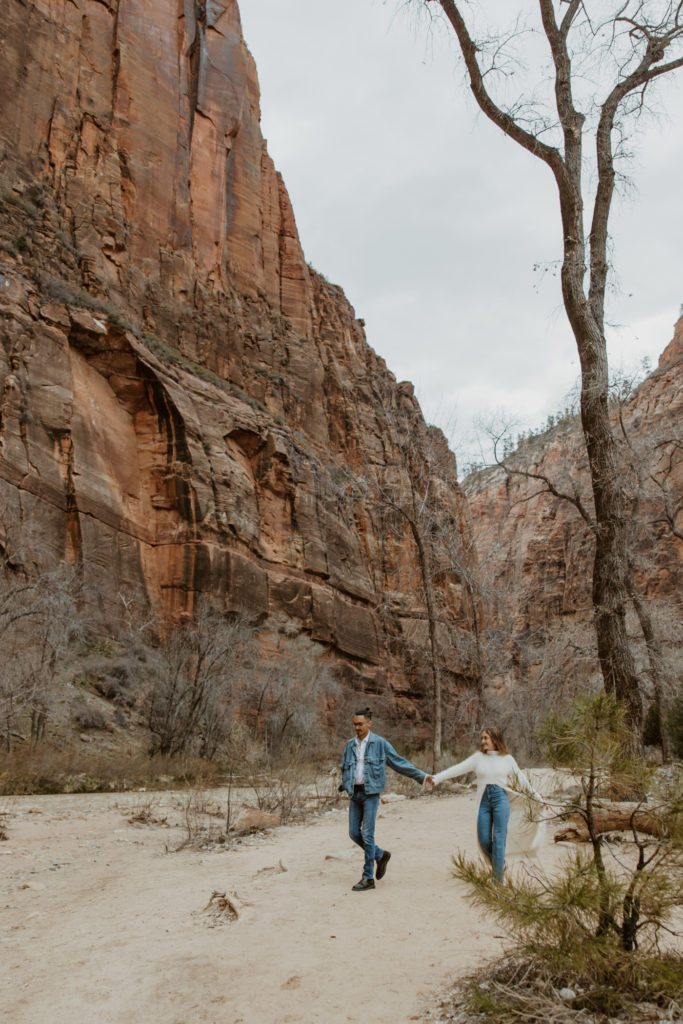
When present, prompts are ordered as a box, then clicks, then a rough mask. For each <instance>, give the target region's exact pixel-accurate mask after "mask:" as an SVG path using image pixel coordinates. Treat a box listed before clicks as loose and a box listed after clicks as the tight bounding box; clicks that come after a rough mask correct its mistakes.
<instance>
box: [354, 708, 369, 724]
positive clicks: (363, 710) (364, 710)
mask: <svg viewBox="0 0 683 1024" xmlns="http://www.w3.org/2000/svg"><path fill="white" fill-rule="evenodd" d="M354 715H359V716H360V715H362V716H363V718H367V719H368V721H370V719H371V718H372V711H371V710H370V708H361V710H360V711H354Z"/></svg>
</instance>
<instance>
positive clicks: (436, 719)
mask: <svg viewBox="0 0 683 1024" xmlns="http://www.w3.org/2000/svg"><path fill="white" fill-rule="evenodd" d="M410 527H411V530H412V533H413V538H414V540H415V546H416V548H417V554H418V560H419V562H420V573H421V575H422V585H423V587H424V592H425V604H426V605H427V626H428V629H429V644H430V650H431V654H432V685H433V690H432V771H433V772H435V771H436V770H437V768H438V764H439V760H440V758H441V737H442V732H443V714H442V708H441V670H440V668H439V652H438V646H437V639H436V605H435V601H434V592H433V589H432V573H431V565H430V561H429V555H428V552H427V549H426V546H425V541H424V537H423V536H422V533H421V531H420V529H419V526H418V524H417V522H416V521H415V520H412V521H411V523H410Z"/></svg>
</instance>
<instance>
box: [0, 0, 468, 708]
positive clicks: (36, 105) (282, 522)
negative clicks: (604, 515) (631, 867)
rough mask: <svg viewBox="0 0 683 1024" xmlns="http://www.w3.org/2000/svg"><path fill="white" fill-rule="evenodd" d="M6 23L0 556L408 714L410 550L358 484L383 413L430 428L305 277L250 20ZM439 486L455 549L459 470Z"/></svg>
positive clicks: (315, 281)
mask: <svg viewBox="0 0 683 1024" xmlns="http://www.w3.org/2000/svg"><path fill="white" fill-rule="evenodd" d="M2 13H3V16H2V19H1V20H0V40H1V43H2V54H3V60H2V64H1V65H0V87H1V89H2V95H3V97H12V101H11V102H4V103H3V104H2V109H1V111H0V331H1V341H2V344H1V345H0V389H1V393H2V397H1V400H0V488H1V495H2V516H1V518H2V528H1V530H0V543H2V546H3V550H4V552H5V556H6V557H7V558H9V557H10V555H11V552H12V550H14V549H16V550H17V551H18V550H21V552H22V554H21V557H20V558H19V557H18V556H17V557H15V556H12V557H15V563H16V564H15V568H20V567H21V566H20V565H19V563H22V562H23V564H24V567H25V566H26V564H27V562H33V563H34V567H35V568H37V569H40V568H41V567H44V566H45V565H48V564H50V563H54V562H55V561H59V560H61V559H66V560H67V561H70V562H72V563H74V564H78V565H79V566H81V567H82V572H83V574H84V576H85V578H86V581H87V582H88V583H89V584H90V585H91V587H92V588H93V590H94V591H96V592H97V593H98V595H99V598H98V599H99V600H100V602H101V604H102V606H103V608H104V609H105V612H106V614H107V615H111V616H115V615H116V608H117V607H118V606H119V604H118V603H119V598H120V596H121V595H126V599H127V600H132V601H134V602H136V603H137V605H138V606H139V607H140V608H142V607H149V608H151V609H153V610H154V611H155V612H157V613H159V614H161V615H163V616H166V617H171V618H173V617H178V616H180V615H182V614H183V613H187V612H191V611H192V609H193V608H194V607H195V605H196V601H197V597H198V595H201V594H203V593H206V594H209V595H210V596H211V598H212V600H214V601H220V602H221V604H222V606H224V607H225V608H226V609H228V610H235V611H240V612H243V613H245V614H247V615H249V616H250V617H252V618H254V619H258V620H259V621H260V622H261V623H265V624H266V626H267V628H268V629H270V631H271V634H272V636H273V637H278V636H281V635H284V634H286V635H288V636H292V635H295V634H300V635H304V636H305V637H308V638H309V639H310V642H311V645H312V646H315V647H317V648H318V649H324V650H326V651H328V652H329V656H330V658H331V659H332V660H333V662H334V664H335V665H336V667H337V668H338V670H339V672H340V674H341V676H342V679H343V680H344V681H345V683H346V686H347V689H348V690H353V691H362V692H365V693H372V694H377V695H381V700H382V701H384V703H385V706H386V707H387V708H389V709H391V710H392V711H393V712H395V713H397V714H400V715H405V716H408V717H409V718H411V719H414V718H415V717H416V716H417V718H418V719H420V720H422V719H423V718H424V715H423V712H424V709H425V706H426V703H427V702H425V701H424V700H423V698H424V696H425V690H426V688H427V686H428V683H427V676H426V674H425V666H424V659H423V658H421V657H420V650H421V649H422V648H421V645H423V644H424V643H425V642H426V633H425V630H424V623H423V613H422V610H421V599H420V597H419V593H418V592H417V590H416V589H414V588H413V587H412V585H409V586H404V589H403V590H401V589H400V586H399V587H398V588H397V586H396V580H401V579H402V580H404V581H406V580H410V579H411V578H412V577H411V573H410V572H409V571H408V570H407V568H406V567H408V568H410V566H411V565H414V561H415V559H414V554H413V552H412V547H411V543H410V540H409V537H408V536H407V535H406V537H405V538H404V539H403V540H401V541H400V542H397V543H393V544H392V545H391V547H390V548H389V547H387V545H386V544H385V543H384V541H383V539H382V537H381V536H380V532H379V531H378V529H377V524H376V523H375V521H374V519H373V516H372V515H371V514H370V512H369V510H368V508H367V507H364V506H363V503H362V502H359V500H358V498H357V495H356V496H354V494H353V493H352V492H351V491H350V490H349V488H348V487H347V486H346V482H347V481H348V479H349V475H350V474H353V475H355V476H358V475H360V476H363V474H364V473H365V474H367V467H368V466H370V467H375V468H376V467H378V466H382V465H385V464H387V463H391V461H392V459H393V458H394V456H395V452H396V439H395V437H394V436H393V434H392V426H391V421H390V418H387V416H386V413H385V411H384V410H385V406H386V403H387V401H388V402H389V404H390V405H393V406H396V405H401V404H402V405H403V406H406V405H407V406H408V407H409V408H410V409H411V414H412V415H413V417H414V420H415V424H416V426H415V431H416V444H417V446H418V447H419V444H420V438H421V437H422V436H423V434H424V432H425V430H426V428H425V426H424V423H423V421H422V419H421V414H420V412H419V408H418V407H417V403H416V402H415V399H414V398H413V397H412V390H411V389H410V387H407V386H397V385H396V382H395V379H394V378H393V376H392V374H391V373H390V372H389V371H388V370H387V368H386V365H385V363H384V361H383V360H382V359H381V358H379V357H378V356H377V355H376V354H375V353H374V352H373V351H372V349H370V348H369V346H368V345H367V342H366V339H365V336H364V332H363V327H362V322H361V321H359V320H358V319H357V318H356V316H355V313H354V311H353V309H352V308H351V307H350V305H349V304H348V302H347V301H346V299H345V297H344V295H343V293H342V292H341V290H340V289H339V288H337V287H335V286H333V285H331V284H329V283H328V282H327V281H326V280H324V279H323V278H322V277H320V276H319V275H317V274H316V273H315V272H314V271H312V270H311V268H309V267H308V266H307V264H306V262H305V259H304V255H303V252H302V248H301V245H300V242H299V238H298V235H297V229H296V224H295V220H294V215H293V212H292V209H291V205H290V202H289V198H288V195H287V191H286V188H285V186H284V184H283V181H282V179H281V177H280V176H279V175H278V173H277V172H276V170H275V168H274V166H273V163H272V161H271V159H270V157H269V155H268V152H267V148H266V145H265V142H264V140H263V138H262V136H261V132H260V127H259V90H258V82H257V77H256V71H255V67H254V64H253V61H252V59H251V56H250V54H249V52H248V49H247V47H246V45H245V43H244V41H243V39H242V34H241V27H240V19H239V11H238V7H237V4H236V3H235V2H231V0H224V2H218V0H206V2H200V0H176V2H175V3H170V4H152V3H150V2H149V0H69V2H66V0H36V2H33V3H31V4H30V5H28V6H27V5H25V4H24V3H23V2H20V0H3V4H2ZM387 396H388V398H387ZM440 473H441V479H442V484H443V486H442V488H441V501H442V503H443V507H444V509H445V510H446V511H447V514H448V516H449V517H450V520H451V521H452V522H453V523H455V524H457V529H458V530H463V531H464V530H465V529H466V510H465V507H464V503H463V500H462V498H461V496H460V494H459V491H458V489H457V485H456V468H455V462H454V459H453V458H452V457H450V456H449V457H448V458H446V459H445V460H444V461H443V462H442V468H441V470H440ZM418 589H419V588H418ZM389 592H390V596H389V597H388V596H387V595H388V594H389ZM458 593H459V592H458V588H457V586H456V587H453V586H451V588H450V590H449V592H448V594H446V597H445V604H444V607H447V608H450V612H449V614H451V613H452V614H453V615H456V616H457V615H459V616H461V617H462V614H463V610H462V608H461V607H459V603H461V598H460V597H459V596H458ZM449 595H450V596H449ZM454 595H455V596H454ZM387 608H389V609H390V614H389V615H387V613H386V612H387ZM416 623H417V627H416V625H415V624H416ZM408 637H409V638H410V640H409V642H408V640H407V638H408ZM277 643H278V644H279V643H280V641H279V640H278V641H277ZM450 672H451V681H452V682H453V685H454V686H456V687H457V686H466V685H467V682H468V680H467V678H466V669H465V668H463V666H460V665H458V663H457V658H456V660H455V661H453V662H452V663H451V665H450Z"/></svg>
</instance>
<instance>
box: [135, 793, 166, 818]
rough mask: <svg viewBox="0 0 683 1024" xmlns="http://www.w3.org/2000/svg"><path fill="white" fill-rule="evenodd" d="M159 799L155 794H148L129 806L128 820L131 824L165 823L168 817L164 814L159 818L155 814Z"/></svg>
mask: <svg viewBox="0 0 683 1024" xmlns="http://www.w3.org/2000/svg"><path fill="white" fill-rule="evenodd" d="M158 809H159V799H158V797H156V796H148V797H145V798H144V799H140V800H139V801H138V802H137V803H135V804H133V806H132V807H131V808H130V814H129V815H128V821H129V823H130V824H131V825H166V824H167V823H168V818H167V817H166V815H164V817H163V818H160V817H159V816H158V814H157V811H158Z"/></svg>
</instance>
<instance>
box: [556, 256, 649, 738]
mask: <svg viewBox="0 0 683 1024" xmlns="http://www.w3.org/2000/svg"><path fill="white" fill-rule="evenodd" d="M565 275H566V277H565ZM571 277H572V272H571V267H567V266H565V267H563V293H564V300H565V308H566V309H567V311H568V312H570V317H569V319H570V322H571V325H572V329H573V331H574V336H575V338H576V343H577V347H578V351H579V358H580V360H581V425H582V427H583V435H584V439H585V442H586V451H587V453H588V463H589V466H590V474H591V485H592V491H593V501H594V506H595V558H594V561H593V609H594V615H595V631H596V637H597V648H598V660H599V662H600V669H601V672H602V677H603V681H604V686H605V690H606V692H607V693H614V695H615V696H616V697H617V699H618V700H620V701H623V702H624V704H625V705H626V711H627V717H628V721H629V725H630V727H631V730H632V733H633V744H634V747H635V748H636V750H640V749H641V748H642V723H643V703H642V698H641V695H640V687H639V684H638V675H637V673H636V667H635V662H634V660H633V654H632V652H631V647H630V644H629V638H628V633H627V630H626V602H627V600H628V596H629V588H628V578H629V564H630V558H629V541H630V524H629V520H628V517H627V502H626V495H625V493H624V481H623V474H622V472H621V468H620V466H619V458H618V456H619V451H618V447H617V442H616V438H615V437H614V433H613V431H612V425H611V422H610V416H609V407H608V394H609V379H608V370H607V344H606V341H605V336H604V333H603V332H602V330H601V329H600V327H599V325H598V324H597V323H596V322H595V321H594V320H593V319H592V317H591V315H590V312H589V310H588V304H587V302H586V300H585V298H584V297H583V293H582V290H581V289H580V288H578V289H577V287H576V284H577V282H576V280H574V281H572V280H571Z"/></svg>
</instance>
